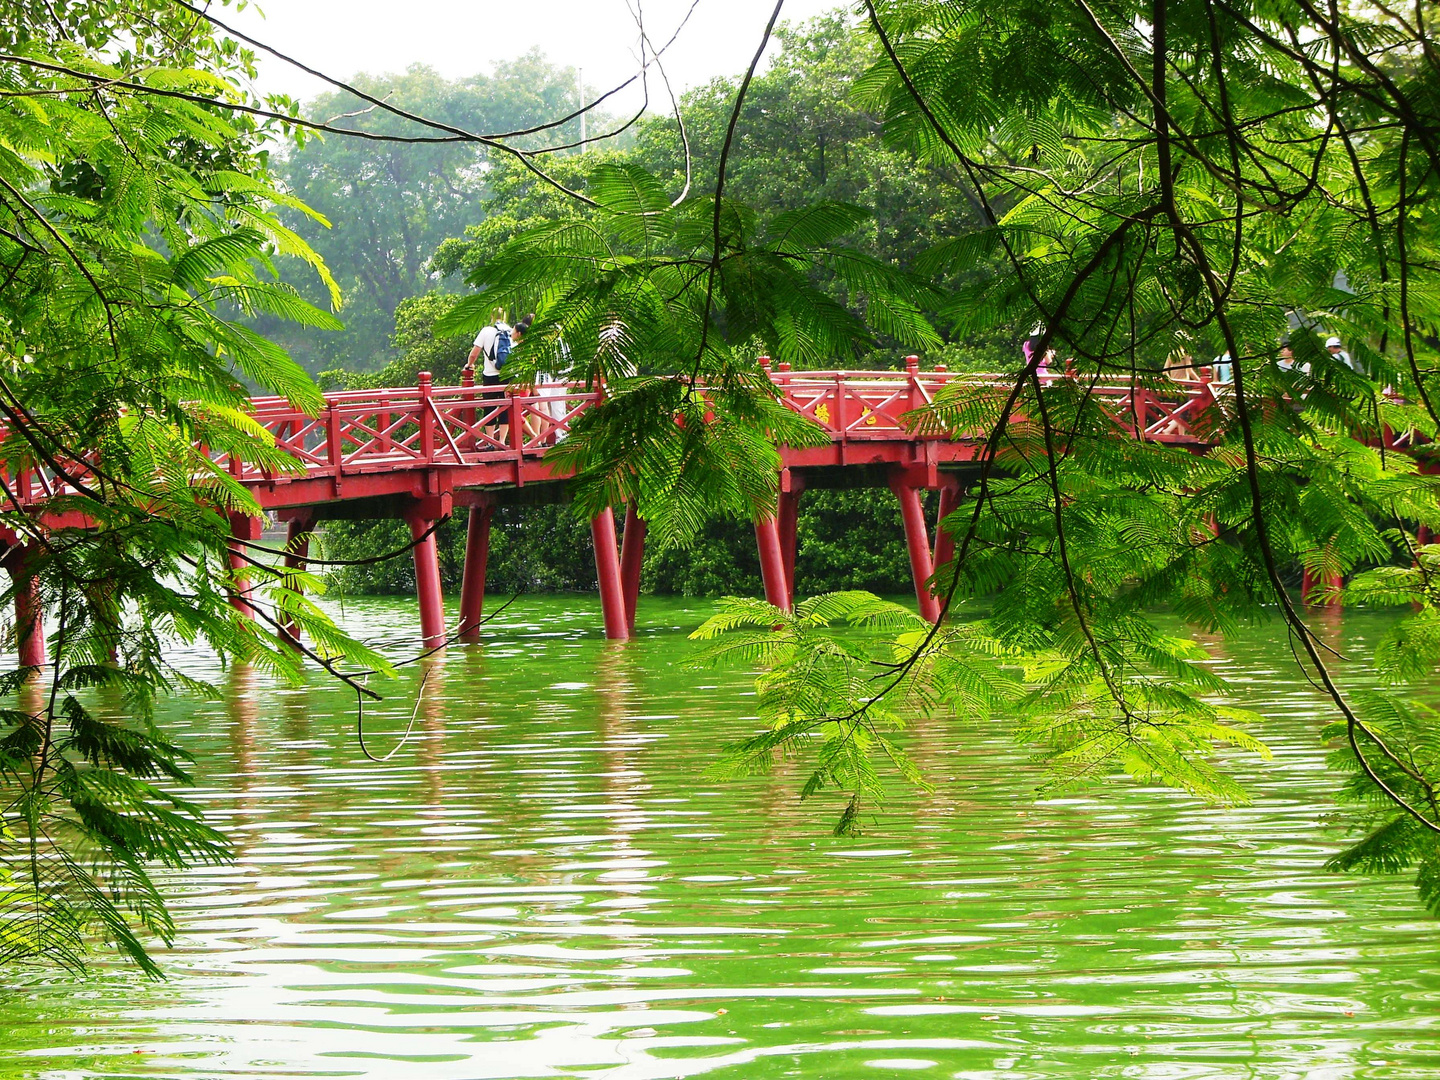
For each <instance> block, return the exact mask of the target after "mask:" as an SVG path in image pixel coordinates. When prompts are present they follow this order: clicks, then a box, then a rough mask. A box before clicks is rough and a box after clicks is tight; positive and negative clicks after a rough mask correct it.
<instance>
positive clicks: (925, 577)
mask: <svg viewBox="0 0 1440 1080" xmlns="http://www.w3.org/2000/svg"><path fill="white" fill-rule="evenodd" d="M890 490H891V491H893V492H894V493H895V498H897V499H899V500H900V518H901V520H902V521H904V522H905V543H906V545H907V546H908V547H909V548H910V574H911V576H912V577H914V579H915V600H916V602H917V603H918V605H919V608H920V617H921V618H923V619H927V620H929V621H930V622H937V621H938V620H939V618H940V602H939V601H938V600H937V599H936V598H935V596H934V594H933V593H931V592H930V585H929V582H930V577H931V575H933V574H934V572H935V567H934V566H933V565H932V563H931V562H930V534H929V531H928V530H927V529H926V528H925V508H924V507H923V506H922V505H921V504H920V489H919V488H917V487H915V486H914V485H913V484H909V483H907V482H906V481H905V480H904V478H903V477H898V476H895V477H891V479H890Z"/></svg>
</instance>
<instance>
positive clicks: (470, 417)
mask: <svg viewBox="0 0 1440 1080" xmlns="http://www.w3.org/2000/svg"><path fill="white" fill-rule="evenodd" d="M460 387H461V391H462V393H461V395H460V396H461V397H462V398H464V399H465V400H466V401H474V400H475V365H474V364H466V365H465V367H464V368H463V369H462V370H461V372H460ZM460 420H461V422H462V423H464V424H465V425H466V427H467V428H473V427H474V426H475V406H473V405H467V406H466V407H465V408H463V409H461V410H460ZM460 445H461V446H462V447H464V448H465V449H466V450H474V449H475V435H474V433H473V432H471V431H466V432H465V435H464V437H463V438H462V439H461V440H460Z"/></svg>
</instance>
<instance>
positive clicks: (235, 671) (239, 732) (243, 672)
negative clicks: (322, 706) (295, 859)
mask: <svg viewBox="0 0 1440 1080" xmlns="http://www.w3.org/2000/svg"><path fill="white" fill-rule="evenodd" d="M225 718H226V720H227V722H228V727H229V736H230V758H231V760H232V761H233V762H234V763H235V771H234V772H233V773H232V774H231V777H230V778H229V779H227V780H224V781H222V782H223V783H226V784H231V785H233V786H234V790H233V791H232V792H229V793H228V794H230V795H231V797H232V798H233V799H234V805H235V811H234V817H233V818H232V819H231V824H232V826H234V827H236V828H232V831H231V834H230V839H231V842H232V843H233V844H234V845H235V855H236V857H237V858H238V857H240V856H243V855H244V854H245V853H246V851H247V849H248V847H249V844H247V843H246V841H247V840H249V839H250V838H251V835H252V833H251V830H249V829H246V828H243V826H246V825H252V824H254V823H255V822H256V821H257V820H258V815H257V814H256V798H255V795H254V790H255V778H256V775H257V773H258V771H259V766H258V763H257V760H256V758H257V756H258V755H257V748H256V738H257V734H258V729H259V723H260V721H259V708H258V705H257V703H256V697H255V668H254V667H253V666H252V665H250V664H247V663H245V662H244V661H240V660H237V661H236V662H235V663H233V664H232V665H230V673H229V675H228V676H227V677H226V679H225Z"/></svg>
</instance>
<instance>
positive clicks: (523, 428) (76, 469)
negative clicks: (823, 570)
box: [6, 365, 1223, 506]
mask: <svg viewBox="0 0 1440 1080" xmlns="http://www.w3.org/2000/svg"><path fill="white" fill-rule="evenodd" d="M769 374H770V378H771V379H772V380H773V381H774V382H775V384H776V386H777V387H778V388H779V390H780V392H781V395H782V398H783V400H784V401H785V402H786V403H787V404H788V405H789V407H790V408H792V409H794V410H795V411H796V412H797V413H799V414H800V415H802V416H805V417H808V418H809V419H811V420H812V421H814V422H815V423H816V424H818V425H819V426H820V427H821V428H823V429H824V430H825V431H827V432H829V434H830V436H831V438H832V439H834V440H835V441H837V442H842V443H843V442H851V441H865V440H895V439H907V440H915V439H944V438H946V437H947V436H946V435H945V434H943V433H940V432H938V431H937V432H933V433H924V434H922V433H918V432H917V431H916V430H915V428H914V425H913V424H912V423H911V422H910V421H909V419H907V416H906V414H908V413H912V412H914V411H915V410H917V409H921V408H923V407H924V406H926V405H928V404H930V403H931V402H933V401H934V400H935V397H936V395H937V394H938V393H940V391H941V390H942V389H943V388H944V387H946V386H947V385H950V384H954V383H957V382H959V383H964V384H967V385H973V386H975V387H977V388H978V387H986V386H991V387H994V388H996V389H997V390H999V389H1008V387H1009V386H1010V385H1012V381H1013V378H1014V376H1013V375H985V374H971V373H960V372H947V371H919V370H917V369H916V368H914V367H911V368H908V369H906V370H902V371H789V370H786V369H785V368H784V366H783V365H782V366H781V367H780V369H778V370H774V371H770V372H769ZM1048 378H1049V381H1051V382H1054V381H1058V379H1060V378H1063V376H1058V375H1057V376H1049V377H1048ZM1163 391H1164V392H1163V393H1162V392H1161V391H1160V390H1156V389H1155V388H1153V386H1150V385H1146V384H1143V383H1138V382H1132V381H1131V380H1130V379H1127V378H1124V377H1117V378H1107V379H1102V380H1100V381H1099V382H1097V383H1096V384H1095V385H1094V388H1093V391H1092V392H1093V394H1094V395H1095V397H1096V398H1097V400H1098V401H1099V402H1100V404H1101V407H1102V408H1103V409H1105V410H1106V412H1107V413H1108V414H1109V415H1110V417H1111V419H1112V421H1113V422H1114V424H1115V426H1116V427H1117V429H1119V431H1120V432H1122V433H1124V434H1126V435H1129V436H1130V437H1132V438H1141V439H1146V440H1151V441H1159V442H1173V443H1187V444H1203V443H1204V442H1206V436H1207V433H1208V431H1209V430H1210V424H1211V422H1212V421H1213V416H1214V414H1213V413H1212V412H1211V410H1212V408H1214V407H1216V405H1217V402H1216V398H1215V397H1214V396H1213V395H1212V394H1211V392H1210V389H1209V387H1208V386H1207V385H1200V386H1197V387H1194V388H1189V389H1186V388H1182V387H1179V386H1177V387H1175V388H1174V389H1173V391H1172V390H1170V388H1169V387H1164V388H1163ZM599 399H600V395H599V394H598V393H597V392H595V391H594V390H587V389H586V388H585V386H584V385H582V384H574V383H550V384H540V385H538V386H522V387H516V386H500V387H480V386H445V387H437V386H434V385H432V384H431V383H430V381H429V380H428V378H422V380H421V384H420V385H419V386H416V387H404V388H396V389H379V390H343V391H337V392H331V393H327V394H326V395H325V405H324V407H323V408H322V409H321V411H320V412H319V414H318V415H316V416H310V415H307V414H306V413H304V412H303V411H301V410H299V409H297V408H295V407H294V406H293V405H292V404H290V402H288V401H286V400H285V399H284V398H275V397H267V398H256V399H254V400H253V401H252V402H251V410H250V411H251V415H252V416H253V418H254V419H255V421H256V422H257V423H258V424H260V425H261V426H262V427H263V428H265V430H266V431H268V432H269V433H270V434H271V435H272V436H273V437H274V439H275V443H276V446H277V447H279V448H280V449H282V450H284V451H286V452H287V453H288V454H290V455H291V457H293V458H294V459H295V460H296V461H298V462H299V463H300V464H301V465H303V466H304V472H303V474H302V473H299V472H294V473H285V472H279V473H277V472H275V471H273V470H269V469H266V468H263V467H261V466H259V465H257V464H255V463H254V462H251V461H248V460H244V459H242V458H236V457H231V456H228V455H224V454H218V453H217V454H215V455H213V456H214V458H215V460H216V462H217V464H219V465H220V466H221V467H222V468H224V469H226V470H227V471H228V472H229V473H230V474H231V475H232V476H233V477H235V478H236V479H238V480H240V481H242V482H245V483H263V482H273V483H285V482H286V481H287V480H288V479H294V478H298V477H300V476H302V475H303V476H305V477H334V478H337V479H339V478H342V477H344V476H348V475H358V474H364V473H376V472H385V471H390V470H396V469H407V468H428V467H430V466H465V465H480V464H485V463H487V462H503V461H521V460H526V459H536V458H539V457H541V456H543V455H544V454H545V453H546V451H548V450H549V449H550V448H551V447H553V446H555V444H556V443H557V442H559V441H561V440H563V439H564V438H565V437H566V436H567V435H568V434H569V432H570V430H571V427H572V425H573V424H574V422H575V420H576V419H577V418H578V417H580V416H581V415H583V413H584V412H585V410H587V409H589V408H590V407H592V406H593V405H594V404H595V403H596V402H597V401H598V400H599ZM1220 407H1222V408H1223V400H1222V401H1221V403H1220ZM974 434H975V435H976V436H981V435H983V433H981V432H977V433H974ZM65 471H66V472H67V473H70V474H71V475H72V476H74V477H76V478H79V479H82V481H83V479H84V478H85V477H87V476H88V475H89V474H90V469H89V467H88V466H87V465H86V463H84V462H77V463H68V462H67V463H66V466H65ZM6 483H7V484H8V486H9V487H10V489H11V492H12V493H13V495H14V497H15V498H16V499H17V500H18V501H19V502H20V503H21V505H25V506H32V505H37V504H40V503H44V502H46V501H48V500H50V499H51V498H54V497H55V496H56V495H61V494H67V493H70V492H71V491H72V488H71V486H70V485H69V484H68V483H67V482H66V480H65V479H64V478H63V477H62V476H61V475H60V474H59V473H58V472H57V471H56V470H55V469H53V468H51V467H49V466H46V465H45V464H43V463H39V462H34V461H29V460H27V462H26V465H25V467H24V468H22V469H19V470H17V471H16V473H15V475H14V476H12V477H7V478H6Z"/></svg>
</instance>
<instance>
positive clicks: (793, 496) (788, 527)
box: [775, 469, 805, 611]
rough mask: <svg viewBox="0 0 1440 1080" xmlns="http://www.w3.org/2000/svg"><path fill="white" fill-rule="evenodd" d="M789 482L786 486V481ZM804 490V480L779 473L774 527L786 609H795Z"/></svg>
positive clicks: (785, 472) (787, 473) (786, 473)
mask: <svg viewBox="0 0 1440 1080" xmlns="http://www.w3.org/2000/svg"><path fill="white" fill-rule="evenodd" d="M787 480H788V482H789V484H788V487H787V484H786V481H787ZM804 491H805V481H804V480H803V479H802V478H801V477H800V476H798V475H796V474H795V473H793V472H791V471H790V470H789V469H786V470H785V471H784V472H783V473H782V474H781V482H780V504H779V514H778V515H777V516H776V519H775V527H776V530H777V531H778V533H779V541H780V558H781V561H782V562H783V563H784V566H785V596H786V599H787V600H788V603H787V604H786V605H785V607H786V610H788V611H793V610H794V609H795V554H796V548H797V546H798V542H799V540H798V537H797V535H796V529H797V525H798V522H799V517H800V496H801V495H802V494H803V493H804Z"/></svg>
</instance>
